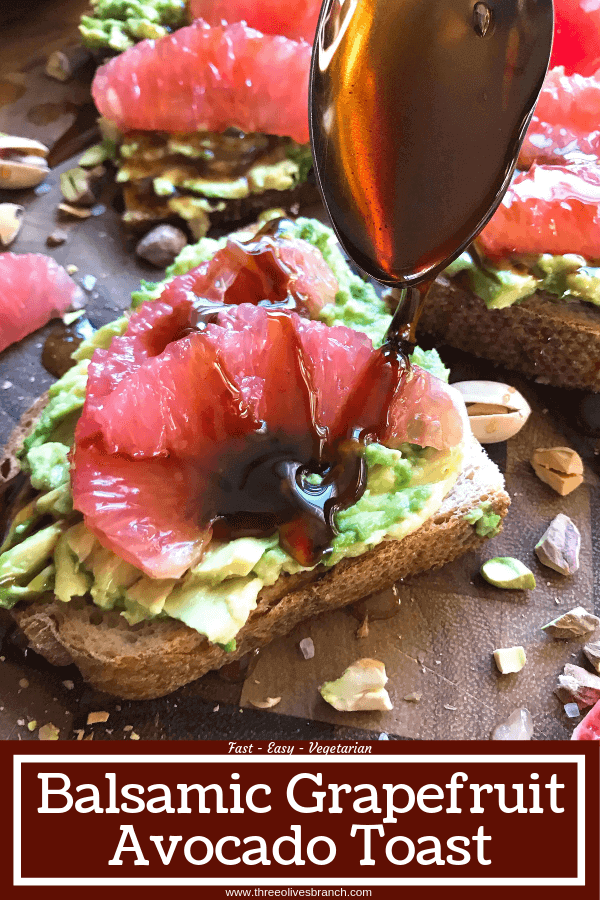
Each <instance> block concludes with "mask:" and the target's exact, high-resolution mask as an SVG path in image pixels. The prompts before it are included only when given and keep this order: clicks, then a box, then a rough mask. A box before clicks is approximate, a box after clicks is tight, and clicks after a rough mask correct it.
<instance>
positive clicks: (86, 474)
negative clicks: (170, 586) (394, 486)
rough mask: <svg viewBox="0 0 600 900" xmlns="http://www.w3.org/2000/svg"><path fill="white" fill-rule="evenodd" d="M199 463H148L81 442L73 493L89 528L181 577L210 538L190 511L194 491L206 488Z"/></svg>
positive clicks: (145, 563)
mask: <svg viewBox="0 0 600 900" xmlns="http://www.w3.org/2000/svg"><path fill="white" fill-rule="evenodd" d="M198 481H199V473H198V471H197V470H196V469H195V467H192V466H189V465H186V464H185V462H183V461H181V460H177V459H146V460H144V462H143V465H140V464H138V463H137V462H135V461H134V460H130V459H127V458H126V457H124V456H122V455H111V454H108V453H106V452H104V450H103V449H102V448H101V447H99V446H98V445H97V444H94V443H85V442H82V441H78V442H77V444H76V447H75V451H74V455H73V467H72V484H73V495H74V496H75V497H76V498H77V508H78V509H79V510H80V511H81V512H82V513H83V514H84V517H85V523H86V525H87V527H88V528H89V529H90V530H91V531H93V532H94V534H95V535H96V537H97V538H98V540H99V541H100V542H101V543H102V544H103V545H104V546H105V547H108V548H109V549H110V550H114V552H115V553H116V554H117V555H118V556H120V557H122V559H125V560H127V562H130V563H132V565H134V566H138V567H139V568H141V569H142V570H143V571H144V572H146V573H147V574H148V575H151V576H153V577H154V578H179V577H180V576H181V575H183V573H184V572H185V571H186V570H187V569H189V567H190V566H192V565H194V563H195V562H197V561H198V560H199V559H200V558H201V556H202V554H203V552H204V548H205V547H206V545H207V544H208V542H209V541H210V538H211V531H210V528H201V527H200V526H199V524H198V522H197V521H196V520H195V518H194V517H193V515H192V513H191V511H190V512H189V513H188V511H187V510H188V504H189V498H190V494H191V495H193V493H194V491H195V490H202V488H203V486H201V485H199V484H198Z"/></svg>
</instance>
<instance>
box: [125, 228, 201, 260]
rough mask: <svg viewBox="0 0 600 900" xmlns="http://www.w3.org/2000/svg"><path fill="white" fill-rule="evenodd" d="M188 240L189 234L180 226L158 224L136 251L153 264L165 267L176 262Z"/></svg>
mask: <svg viewBox="0 0 600 900" xmlns="http://www.w3.org/2000/svg"><path fill="white" fill-rule="evenodd" d="M187 242H188V240H187V235H186V234H185V232H183V231H182V230H181V229H180V228H175V227H174V226H173V225H157V227H156V228H153V229H152V231H149V232H148V234H147V235H145V236H144V237H143V238H142V239H141V241H140V242H139V243H138V245H137V247H136V248H135V252H136V253H137V255H138V256H140V257H141V258H142V259H145V260H146V261H147V262H149V263H150V264H151V265H153V266H157V268H159V269H164V268H165V267H166V266H170V265H171V264H172V263H173V262H174V260H175V258H176V257H177V256H178V255H179V254H180V253H181V251H182V250H183V248H184V247H185V246H186V244H187Z"/></svg>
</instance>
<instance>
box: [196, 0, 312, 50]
mask: <svg viewBox="0 0 600 900" xmlns="http://www.w3.org/2000/svg"><path fill="white" fill-rule="evenodd" d="M189 8H190V13H191V15H192V17H193V18H194V19H204V20H205V21H206V22H208V23H209V25H219V24H220V23H221V22H223V21H225V22H246V23H247V24H248V25H249V26H250V28H256V29H257V31H262V33H263V34H283V35H285V37H288V38H293V40H295V41H297V40H300V39H301V38H303V39H304V40H305V41H309V42H310V43H312V42H313V40H314V37H315V32H316V30H317V21H318V19H319V12H320V9H321V0H295V2H294V4H293V7H290V6H288V5H287V4H286V3H282V2H281V0H189Z"/></svg>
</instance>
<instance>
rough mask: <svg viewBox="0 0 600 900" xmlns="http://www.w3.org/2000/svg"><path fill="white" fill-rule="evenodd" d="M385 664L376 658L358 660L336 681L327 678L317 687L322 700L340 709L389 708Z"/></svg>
mask: <svg viewBox="0 0 600 900" xmlns="http://www.w3.org/2000/svg"><path fill="white" fill-rule="evenodd" d="M387 680H388V679H387V675H386V674H385V666H384V664H383V663H382V662H379V660H377V659H358V660H357V661H356V662H355V663H352V665H351V666H348V668H347V669H346V671H345V672H344V673H343V675H341V677H340V678H338V679H337V680H336V681H327V682H325V684H324V685H322V687H321V688H320V694H321V696H322V698H323V700H325V702H326V703H329V705H330V706H333V708H334V709H337V710H339V711H340V712H356V711H358V710H378V711H380V712H383V711H385V710H390V709H393V706H392V702H391V700H390V697H389V694H388V692H387V691H386V689H385V685H386V683H387Z"/></svg>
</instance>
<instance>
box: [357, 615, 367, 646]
mask: <svg viewBox="0 0 600 900" xmlns="http://www.w3.org/2000/svg"><path fill="white" fill-rule="evenodd" d="M368 636H369V613H366V614H365V617H364V619H363V620H362V622H361V623H360V625H359V626H358V628H357V629H356V637H357V638H358V639H359V640H361V639H362V638H366V637H368Z"/></svg>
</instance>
